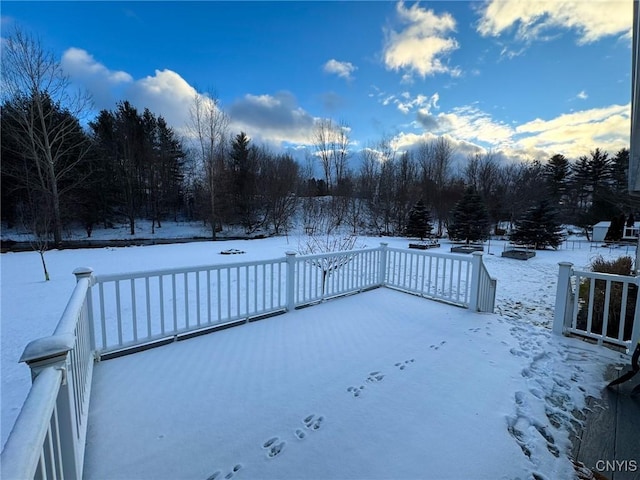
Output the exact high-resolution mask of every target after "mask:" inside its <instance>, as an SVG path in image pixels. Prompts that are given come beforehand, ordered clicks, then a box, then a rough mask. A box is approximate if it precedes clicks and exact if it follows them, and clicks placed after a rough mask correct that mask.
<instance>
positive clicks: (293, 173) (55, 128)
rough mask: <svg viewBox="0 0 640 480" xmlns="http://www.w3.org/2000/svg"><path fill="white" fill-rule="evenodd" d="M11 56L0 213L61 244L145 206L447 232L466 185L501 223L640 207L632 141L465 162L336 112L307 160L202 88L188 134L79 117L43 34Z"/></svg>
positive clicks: (148, 212)
mask: <svg viewBox="0 0 640 480" xmlns="http://www.w3.org/2000/svg"><path fill="white" fill-rule="evenodd" d="M2 62H3V64H2V67H3V68H2V80H3V87H4V88H3V100H2V106H1V108H2V110H1V112H0V121H1V149H2V164H1V165H0V169H1V182H2V185H1V195H2V198H1V202H2V220H3V221H5V222H7V224H8V225H9V226H12V225H19V226H23V227H25V228H26V229H28V230H30V231H31V232H33V233H35V234H36V236H42V237H44V238H51V239H52V241H53V242H54V243H55V244H60V243H61V241H62V239H63V232H64V229H65V228H66V227H67V226H70V225H77V224H81V225H82V226H83V227H84V229H85V230H86V232H87V235H88V236H90V235H91V233H92V230H93V229H94V228H95V227H96V226H102V227H104V228H108V227H109V226H112V225H113V224H116V223H122V222H126V223H127V224H128V225H129V231H130V233H131V234H134V233H135V228H136V220H137V219H141V218H146V219H149V220H151V222H152V225H153V227H152V228H153V229H154V230H155V228H160V227H161V226H162V222H163V221H165V220H169V219H171V220H178V219H183V220H197V221H201V222H203V224H205V225H208V226H209V228H210V232H211V237H212V238H213V239H215V238H216V236H217V234H218V232H220V231H221V230H222V229H224V228H225V227H227V226H233V225H235V226H238V227H241V228H242V229H243V230H244V232H246V233H248V234H250V233H255V232H258V231H260V230H262V231H266V232H269V233H270V232H273V233H276V234H279V233H282V232H286V231H287V230H288V229H289V228H290V227H291V226H292V223H293V221H294V219H301V222H302V224H303V227H304V228H305V229H307V230H308V231H312V230H317V229H322V230H323V231H325V232H330V231H331V230H334V229H346V230H348V231H350V232H351V233H353V234H360V233H368V234H377V235H402V234H406V233H407V232H408V231H407V224H408V221H409V219H410V217H411V215H410V213H411V211H412V208H414V207H415V205H416V204H417V203H418V202H421V204H422V207H421V208H425V210H426V211H428V214H429V220H430V221H431V220H432V221H433V234H434V235H437V236H442V235H444V234H445V233H446V232H447V229H448V228H449V227H451V223H452V221H453V217H454V216H455V215H454V214H456V211H457V212H458V213H457V214H456V215H458V214H460V205H459V204H460V202H461V200H463V198H464V196H465V192H468V191H469V192H473V194H474V195H477V199H475V200H474V201H479V202H480V206H476V207H473V208H475V209H476V210H478V209H480V210H482V211H486V217H487V218H486V223H487V229H488V228H489V227H491V228H492V229H493V231H494V233H496V234H500V233H503V232H502V230H503V229H504V225H515V224H516V223H517V222H518V221H519V220H521V219H522V217H523V215H524V214H525V212H528V211H530V210H531V209H532V208H534V207H536V206H537V205H539V203H540V202H541V201H543V200H545V201H546V202H547V203H548V205H549V208H551V209H552V210H553V211H554V215H556V216H557V219H558V221H559V222H561V223H567V224H574V225H578V226H581V227H584V228H585V229H586V228H588V227H589V226H591V225H593V224H595V223H597V222H598V221H600V220H610V219H613V218H619V217H620V216H621V215H629V214H631V213H636V215H637V209H638V204H637V201H634V199H633V198H632V197H631V196H630V195H629V194H628V192H627V181H626V178H627V177H626V175H627V169H628V158H629V151H628V149H622V150H620V151H618V152H616V153H615V154H614V155H613V156H610V154H609V153H607V152H604V151H601V150H600V149H599V148H595V149H594V150H592V151H591V152H590V154H589V155H584V156H582V157H580V158H579V159H577V160H575V161H571V160H569V159H567V158H566V157H564V156H563V155H561V154H556V155H554V156H552V157H551V158H549V159H548V160H547V161H546V162H538V161H532V162H520V161H513V162H505V161H499V160H498V158H497V156H496V155H494V154H493V153H492V152H488V153H482V152H478V153H474V154H471V155H469V156H468V157H467V158H466V159H465V161H463V162H462V164H460V162H455V161H454V158H455V153H456V152H455V147H454V144H453V142H452V141H451V140H450V139H448V138H447V137H439V138H437V139H435V140H433V141H429V142H427V141H425V142H422V143H421V144H419V145H417V146H416V147H415V148H413V149H412V150H410V151H403V152H400V151H398V150H397V149H396V148H395V147H394V144H393V142H392V141H391V140H390V139H388V138H383V139H381V140H379V141H378V142H376V143H373V144H370V145H368V146H367V147H365V148H363V149H361V150H360V151H358V152H354V151H353V150H352V149H351V145H352V141H351V139H350V128H349V127H348V125H347V124H346V123H344V122H342V123H336V122H333V121H332V120H328V119H327V120H322V121H319V122H318V123H317V124H316V126H315V128H314V130H313V134H312V137H311V138H310V145H311V146H312V147H313V148H312V151H310V152H309V153H308V155H307V164H306V165H300V164H299V163H298V162H296V161H295V160H294V159H293V158H292V157H291V156H290V155H287V154H282V153H274V152H273V151H271V150H270V149H268V148H266V147H265V146H259V145H255V144H254V143H252V140H251V139H250V138H249V137H248V136H247V135H246V134H245V133H244V132H233V133H232V132H230V131H229V119H228V117H227V116H226V114H225V112H224V110H223V109H222V108H221V106H220V105H219V103H218V102H217V101H216V99H215V98H210V97H205V96H196V98H195V99H194V102H193V105H192V106H191V109H190V113H191V115H190V122H189V125H187V126H186V127H188V131H189V135H188V138H186V137H185V138H182V137H180V136H179V135H178V134H176V132H175V130H174V129H173V128H171V127H170V126H169V125H167V122H166V121H165V119H164V118H163V117H162V116H160V115H156V114H154V113H153V112H151V111H150V110H149V109H144V110H143V111H139V110H137V109H136V108H135V107H133V106H132V105H131V103H130V102H128V101H122V102H120V103H118V104H117V105H116V106H115V108H114V109H113V110H102V111H101V112H99V113H98V115H97V116H96V118H94V119H92V120H90V121H88V122H83V121H81V119H82V120H84V119H85V116H86V114H87V112H88V111H90V109H89V106H90V105H89V103H88V100H89V99H88V98H87V97H86V96H84V95H81V94H80V95H76V94H74V93H73V90H72V88H71V86H70V84H69V81H68V78H67V77H66V76H65V75H64V73H63V72H62V69H61V67H60V64H59V63H58V62H57V61H56V60H55V59H54V58H53V56H52V55H50V54H48V53H46V52H45V50H44V49H43V48H42V46H41V45H40V43H39V42H38V41H37V40H35V39H34V38H33V37H30V36H28V35H25V34H23V33H21V32H19V31H18V32H16V33H15V34H14V35H13V36H12V37H9V38H8V39H7V40H6V42H5V44H4V50H3V57H2ZM83 125H84V126H83ZM316 171H317V172H321V173H320V175H315V173H314V172H316ZM453 230H455V228H454V229H453Z"/></svg>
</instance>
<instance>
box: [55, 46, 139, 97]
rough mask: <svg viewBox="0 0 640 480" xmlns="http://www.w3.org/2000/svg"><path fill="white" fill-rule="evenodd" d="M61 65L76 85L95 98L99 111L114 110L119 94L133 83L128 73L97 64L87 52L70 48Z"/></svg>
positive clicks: (64, 54) (63, 56)
mask: <svg viewBox="0 0 640 480" xmlns="http://www.w3.org/2000/svg"><path fill="white" fill-rule="evenodd" d="M60 65H61V66H62V69H63V70H64V72H65V73H66V74H67V75H69V77H70V78H71V79H73V81H74V82H75V83H78V84H80V85H82V86H83V87H84V88H85V89H87V90H88V91H89V92H90V93H91V94H92V96H93V99H94V102H95V104H96V107H97V108H98V109H103V108H107V109H108V108H112V107H113V104H114V103H115V102H116V100H117V96H118V92H119V91H121V89H122V88H124V87H125V86H126V85H128V84H130V83H132V82H133V78H132V77H131V75H129V74H128V73H126V72H123V71H113V70H109V69H108V68H107V67H105V66H104V65H102V64H101V63H99V62H97V61H96V60H95V59H94V58H93V56H92V55H90V54H89V53H88V52H87V51H86V50H82V49H80V48H69V49H68V50H66V51H65V52H64V53H63V54H62V59H61V61H60Z"/></svg>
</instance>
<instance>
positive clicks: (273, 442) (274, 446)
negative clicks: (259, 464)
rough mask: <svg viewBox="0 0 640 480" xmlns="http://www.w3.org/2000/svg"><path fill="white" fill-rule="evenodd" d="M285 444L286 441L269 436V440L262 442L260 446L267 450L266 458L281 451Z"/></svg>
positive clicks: (274, 455)
mask: <svg viewBox="0 0 640 480" xmlns="http://www.w3.org/2000/svg"><path fill="white" fill-rule="evenodd" d="M286 444H287V443H286V442H281V441H280V439H279V438H278V437H271V438H270V439H269V440H267V441H266V442H264V443H263V444H262V448H264V449H265V450H267V457H268V458H273V457H277V456H278V455H280V453H282V450H283V449H284V446H285V445H286Z"/></svg>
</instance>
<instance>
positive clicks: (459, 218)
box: [448, 187, 489, 243]
mask: <svg viewBox="0 0 640 480" xmlns="http://www.w3.org/2000/svg"><path fill="white" fill-rule="evenodd" d="M451 216H452V221H451V224H450V225H449V228H448V232H449V238H450V239H452V240H464V241H465V242H466V243H469V242H476V241H482V240H485V239H487V238H488V237H489V213H488V212H487V207H486V206H485V204H484V202H483V201H482V198H481V197H480V195H478V194H477V193H476V191H475V189H474V188H473V187H469V188H467V190H466V191H465V192H464V196H463V197H462V199H461V200H460V201H459V202H458V203H457V204H456V206H455V207H454V208H453V212H452V214H451Z"/></svg>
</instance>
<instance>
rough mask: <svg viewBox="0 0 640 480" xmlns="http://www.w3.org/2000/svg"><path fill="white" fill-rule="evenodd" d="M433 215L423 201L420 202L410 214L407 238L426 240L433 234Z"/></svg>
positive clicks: (406, 229)
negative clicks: (425, 238)
mask: <svg viewBox="0 0 640 480" xmlns="http://www.w3.org/2000/svg"><path fill="white" fill-rule="evenodd" d="M431 229H432V225H431V213H430V212H429V210H428V209H427V207H426V206H425V204H424V202H423V201H422V199H420V200H418V201H417V202H416V203H415V205H414V206H413V207H412V208H411V211H410V212H409V221H408V222H407V226H406V227H405V233H406V236H407V237H420V240H424V237H426V236H427V235H428V234H429V233H431Z"/></svg>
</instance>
